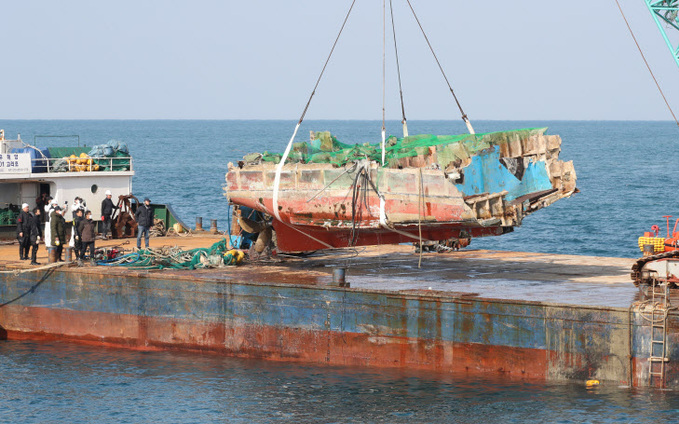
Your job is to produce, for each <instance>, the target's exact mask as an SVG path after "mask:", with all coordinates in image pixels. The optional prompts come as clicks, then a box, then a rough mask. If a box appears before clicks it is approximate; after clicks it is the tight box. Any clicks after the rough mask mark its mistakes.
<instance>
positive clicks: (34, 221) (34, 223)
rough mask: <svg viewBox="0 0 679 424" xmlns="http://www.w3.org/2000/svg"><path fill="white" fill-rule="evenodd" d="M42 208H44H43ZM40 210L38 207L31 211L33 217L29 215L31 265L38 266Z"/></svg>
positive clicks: (40, 236) (40, 231)
mask: <svg viewBox="0 0 679 424" xmlns="http://www.w3.org/2000/svg"><path fill="white" fill-rule="evenodd" d="M43 207H44V206H43ZM41 215H42V209H41V208H40V207H37V208H35V209H33V215H31V235H30V239H31V246H32V247H33V249H32V250H31V265H40V263H39V262H38V261H37V256H38V247H39V246H38V245H39V243H40V239H41V238H42V217H41Z"/></svg>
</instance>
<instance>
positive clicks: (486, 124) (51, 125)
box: [0, 120, 679, 257]
mask: <svg viewBox="0 0 679 424" xmlns="http://www.w3.org/2000/svg"><path fill="white" fill-rule="evenodd" d="M294 124H295V123H294V122H292V121H6V120H5V121H3V120H0V128H4V129H5V133H6V135H7V136H8V137H10V138H13V137H15V136H16V133H20V134H21V136H22V138H23V139H24V140H26V141H28V142H31V143H32V142H33V140H34V136H35V135H45V134H52V135H54V134H78V135H80V139H81V142H83V143H86V144H87V145H88V146H91V145H94V144H101V143H105V142H107V141H108V140H110V139H118V140H122V141H125V142H126V143H127V144H128V145H129V147H130V150H131V153H132V155H133V157H134V160H135V169H136V175H135V177H134V181H133V190H134V192H135V194H136V195H137V196H138V197H143V196H149V197H150V198H151V199H153V200H154V201H155V202H159V203H171V204H172V205H173V206H174V208H175V210H176V211H177V212H178V214H179V215H180V217H181V218H182V219H184V221H185V222H186V223H187V224H189V225H191V226H193V223H195V218H196V216H202V217H203V219H204V222H205V223H206V224H207V223H209V221H206V220H208V219H217V220H218V222H219V227H220V229H221V230H226V222H227V219H226V217H227V202H226V198H225V197H224V196H223V190H222V186H223V184H224V173H225V172H226V166H227V163H228V162H235V161H237V160H239V159H241V158H242V157H243V155H245V154H247V153H251V152H255V151H264V150H271V151H277V152H282V151H283V150H284V149H285V146H286V144H287V142H288V140H289V138H290V136H291V135H292V130H293V128H294ZM474 125H475V128H476V129H477V131H479V132H487V131H499V130H505V129H514V128H524V127H539V126H547V127H549V133H551V134H559V135H561V136H562V138H563V145H562V155H561V157H562V158H564V159H566V160H573V161H574V162H575V168H576V172H577V174H578V187H579V188H580V190H581V191H582V192H581V193H579V194H577V195H575V196H573V197H572V198H570V199H567V200H562V201H559V202H557V203H556V204H554V205H552V206H550V207H549V208H547V209H544V210H541V211H539V212H537V213H536V214H534V215H532V216H529V217H528V218H526V220H525V221H524V226H522V227H520V228H517V229H516V231H515V232H514V233H513V234H509V235H506V236H503V237H498V238H491V239H485V240H483V239H478V240H474V241H473V244H472V247H475V248H494V249H503V250H522V251H534V252H554V253H570V254H580V255H608V256H619V257H631V256H636V255H637V254H638V247H637V245H636V238H637V237H638V236H639V235H641V234H642V233H643V231H649V230H650V227H651V225H653V224H658V225H660V226H661V228H665V225H662V224H663V222H664V220H663V218H662V216H663V215H672V214H675V215H677V216H678V217H679V210H677V207H678V205H677V202H676V200H675V199H674V197H675V196H674V193H675V187H676V183H675V181H674V178H673V175H674V172H673V171H674V170H675V169H676V168H677V167H679V148H678V146H679V130H677V128H676V126H675V125H673V124H672V123H670V122H571V121H556V122H544V121H531V122H516V121H512V122H501V121H477V122H475V123H474ZM380 127H381V123H380V122H374V121H309V122H305V123H304V124H303V126H302V128H301V129H300V132H299V134H298V140H303V139H306V138H307V137H308V131H309V130H332V132H333V134H335V135H336V136H337V137H338V138H339V139H340V141H345V142H366V141H371V142H375V141H376V140H379V138H380V134H379V132H380ZM387 128H390V129H392V131H393V132H394V133H396V134H398V132H399V131H400V129H399V128H400V124H399V123H397V122H391V123H389V124H388V126H387ZM409 129H410V132H411V133H412V134H417V133H431V134H460V133H464V132H465V128H464V127H463V124H462V123H460V122H450V121H414V122H410V123H409ZM38 140H39V141H40V144H41V145H44V143H46V142H47V141H46V140H45V139H38ZM43 140H45V141H43ZM50 143H53V144H54V145H57V143H62V144H63V143H65V141H61V140H58V139H51V140H50Z"/></svg>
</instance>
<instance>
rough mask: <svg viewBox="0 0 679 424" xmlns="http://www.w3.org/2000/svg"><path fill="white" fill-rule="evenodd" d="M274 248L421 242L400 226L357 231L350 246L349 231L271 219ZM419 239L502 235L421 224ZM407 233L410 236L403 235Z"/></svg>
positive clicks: (479, 229)
mask: <svg viewBox="0 0 679 424" xmlns="http://www.w3.org/2000/svg"><path fill="white" fill-rule="evenodd" d="M273 225H274V229H275V230H276V234H277V240H278V241H277V243H278V244H277V247H278V249H279V250H280V251H283V252H304V251H310V250H319V249H327V248H328V246H332V247H336V248H340V247H349V246H371V245H382V244H397V243H413V242H417V241H418V240H419V239H420V229H419V228H418V227H417V225H415V226H409V227H404V226H401V227H399V228H398V232H397V231H393V230H390V229H387V228H376V229H358V230H357V232H356V234H357V235H356V236H355V241H354V242H353V243H352V230H351V229H350V228H349V229H332V230H330V229H326V228H323V227H320V228H319V227H307V226H291V225H287V224H283V223H281V222H280V221H277V220H274V224H273ZM421 231H422V240H423V241H427V240H431V241H439V240H447V239H450V238H468V237H470V236H471V237H473V238H476V237H486V236H497V235H501V234H502V233H503V229H502V228H501V227H473V228H469V227H462V226H460V225H447V226H444V225H438V226H436V227H432V226H427V225H423V226H422V229H421ZM404 233H407V234H410V236H408V235H406V234H404Z"/></svg>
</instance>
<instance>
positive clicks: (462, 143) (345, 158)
mask: <svg viewBox="0 0 679 424" xmlns="http://www.w3.org/2000/svg"><path fill="white" fill-rule="evenodd" d="M545 131H546V128H527V129H521V130H513V131H499V132H492V133H485V134H475V135H472V134H462V135H431V134H420V135H412V136H409V137H404V138H397V137H394V136H390V137H389V138H388V139H387V140H386V148H385V157H386V161H385V166H386V167H389V168H398V167H403V166H404V164H407V163H408V161H407V160H406V161H404V160H403V159H407V158H415V157H418V156H420V157H421V156H427V155H432V154H434V153H435V154H436V155H437V162H438V163H439V164H440V165H441V167H443V168H445V167H446V166H447V165H448V164H450V163H451V162H455V161H458V160H460V161H465V160H467V159H468V158H469V157H470V156H472V155H474V154H475V153H477V152H479V151H481V150H484V149H487V148H489V147H491V146H495V145H500V144H504V143H507V142H509V141H510V140H512V139H516V138H519V139H525V138H527V137H530V136H533V135H539V134H543V133H544V132H545ZM281 158H282V155H281V154H279V153H270V152H268V151H266V152H264V153H252V154H249V155H247V156H245V158H244V160H245V161H246V163H259V162H270V163H279V162H280V160H281ZM360 159H370V160H372V161H376V162H381V161H382V148H381V143H364V144H344V143H341V142H339V141H338V140H337V138H335V137H334V136H333V135H332V134H330V132H328V131H323V132H316V133H313V134H312V139H311V140H310V141H308V142H299V143H294V144H293V147H292V149H291V151H290V154H289V156H288V158H287V160H286V163H330V164H333V165H335V166H344V165H346V164H347V163H351V162H353V161H355V160H360Z"/></svg>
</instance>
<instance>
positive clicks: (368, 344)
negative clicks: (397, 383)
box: [0, 236, 679, 389]
mask: <svg viewBox="0 0 679 424" xmlns="http://www.w3.org/2000/svg"><path fill="white" fill-rule="evenodd" d="M215 241H216V239H215V238H214V236H212V237H209V236H202V237H184V238H179V237H176V238H162V239H161V238H153V239H152V242H153V245H154V246H157V245H158V244H160V243H164V244H179V245H182V246H183V247H186V248H191V247H198V246H203V247H204V246H208V245H210V244H212V243H214V242H215ZM106 243H114V241H110V240H109V241H107V242H104V243H102V244H101V245H105V244H106ZM10 249H11V250H10ZM15 250H16V247H15V246H2V247H0V260H2V262H0V266H1V267H2V271H0V335H1V337H2V338H5V339H65V340H72V341H77V342H84V343H93V344H99V345H104V346H121V347H127V348H132V349H141V350H158V349H169V350H174V349H177V350H190V351H199V352H213V353H216V354H223V355H229V356H237V357H245V358H262V359H270V360H277V361H298V362H311V363H317V364H329V365H347V366H365V367H376V368H379V367H396V368H407V369H421V370H435V371H439V372H449V373H465V374H499V375H503V376H506V377H507V378H518V379H526V380H537V381H550V382H552V381H569V380H575V381H585V380H592V379H595V380H599V381H601V383H602V384H615V385H623V386H664V387H668V388H672V389H676V388H679V366H677V364H679V314H678V313H677V311H676V310H674V309H672V307H671V305H672V304H676V303H677V302H679V299H675V297H676V295H675V294H670V295H669V296H667V297H665V298H664V300H663V302H665V303H663V302H659V301H658V299H659V297H657V296H660V294H659V293H656V294H653V293H652V292H651V291H648V290H657V289H658V288H656V289H652V288H647V289H646V290H647V291H646V292H644V291H641V290H639V289H638V288H636V287H634V285H633V284H632V283H631V281H630V280H629V270H630V267H631V265H632V263H633V260H632V259H620V258H600V257H587V256H570V255H552V254H540V253H520V252H499V251H484V250H467V251H460V252H456V253H454V254H432V253H429V254H424V257H423V268H422V269H418V268H417V262H418V258H417V256H416V255H414V254H413V252H412V247H409V246H403V245H395V246H379V247H369V248H366V250H365V251H364V252H363V253H362V254H361V256H360V257H354V253H353V252H351V251H347V250H338V251H326V252H324V253H322V254H316V255H311V256H308V257H304V258H301V257H297V258H286V259H285V260H284V261H281V262H275V263H268V264H258V265H253V264H250V265H244V266H239V267H225V268H217V269H204V270H193V271H178V270H167V269H166V270H153V271H151V270H131V269H122V268H114V267H101V266H99V267H71V266H63V267H60V268H57V269H49V270H42V271H28V270H27V268H25V265H24V264H22V263H20V261H18V260H13V259H12V258H15V257H16V252H15ZM337 268H344V269H346V282H347V283H348V284H347V285H348V287H347V285H344V286H340V285H338V284H335V283H333V271H334V270H335V269H337ZM665 294H667V292H666V293H665ZM654 296H656V297H654ZM659 317H661V318H662V320H660V319H659ZM661 324H662V327H661ZM661 328H662V331H663V334H662V341H663V343H662V345H661V346H660V345H659V344H658V338H659V333H658V332H659V329H661ZM658 348H662V349H661V350H658ZM659 355H661V357H662V375H658V373H659V371H658V370H657V369H654V368H653V367H654V366H655V365H654V364H657V363H658V362H657V360H653V358H657V357H658V356H659ZM654 361H655V362H654Z"/></svg>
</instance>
